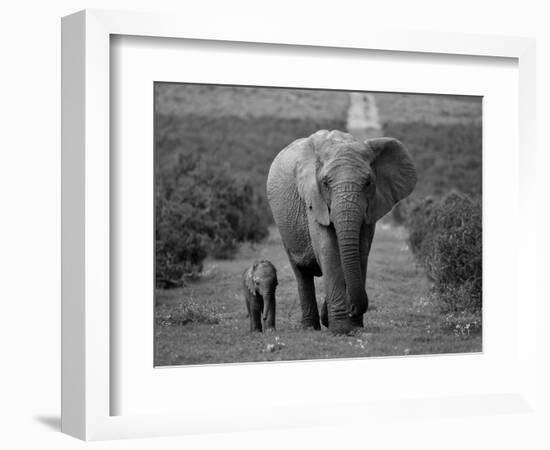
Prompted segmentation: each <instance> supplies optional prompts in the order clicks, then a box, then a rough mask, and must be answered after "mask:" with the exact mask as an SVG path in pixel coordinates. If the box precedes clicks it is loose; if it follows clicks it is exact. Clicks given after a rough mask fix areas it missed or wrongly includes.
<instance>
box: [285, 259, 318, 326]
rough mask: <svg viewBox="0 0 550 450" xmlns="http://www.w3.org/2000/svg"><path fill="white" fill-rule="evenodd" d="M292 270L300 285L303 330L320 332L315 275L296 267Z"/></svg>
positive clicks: (299, 294)
mask: <svg viewBox="0 0 550 450" xmlns="http://www.w3.org/2000/svg"><path fill="white" fill-rule="evenodd" d="M292 269H293V270H294V275H295V276H296V282H297V283H298V296H299V297H300V306H301V309H302V328H306V329H307V328H313V329H314V330H320V329H321V323H320V321H319V310H318V309H317V300H316V298H315V283H314V282H313V274H311V273H308V272H306V271H304V270H302V269H300V268H299V267H297V266H294V265H292Z"/></svg>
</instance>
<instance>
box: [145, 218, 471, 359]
mask: <svg viewBox="0 0 550 450" xmlns="http://www.w3.org/2000/svg"><path fill="white" fill-rule="evenodd" d="M405 237H406V236H405V231H404V230H403V229H402V228H396V227H390V226H385V225H379V227H378V229H377V231H376V235H375V242H374V246H373V249H372V252H371V257H370V260H369V273H368V280H367V291H368V293H369V297H370V300H371V306H370V309H369V311H368V313H367V315H366V327H365V329H364V332H362V333H360V334H358V335H356V336H333V335H332V334H331V333H330V332H329V331H328V330H326V329H323V330H322V331H320V332H314V331H303V330H301V329H300V328H299V321H300V307H299V304H298V299H297V288H296V281H295V279H294V276H293V274H292V271H291V269H290V266H289V264H288V260H287V257H286V255H285V253H284V251H283V247H282V245H281V242H280V238H279V235H278V232H277V230H276V229H275V228H272V229H271V230H270V237H269V238H268V239H267V240H266V241H265V242H263V243H262V244H260V245H257V246H256V247H255V248H252V247H251V246H250V245H248V244H245V245H243V246H242V248H241V250H240V252H239V253H238V255H237V256H236V257H235V259H233V260H230V261H228V260H225V261H223V260H209V261H207V264H206V267H205V271H206V275H205V277H204V278H203V279H202V280H200V281H197V282H193V283H190V284H189V285H188V286H187V287H185V288H182V289H178V290H171V291H157V293H156V302H157V305H158V307H157V315H156V330H155V347H156V355H155V365H157V366H162V365H179V364H211V363H223V362H248V361H277V360H298V359H315V358H342V357H365V356H386V355H414V354H433V353H458V352H477V351H481V331H480V330H479V328H476V327H474V326H469V325H468V326H465V325H464V323H462V322H457V321H456V318H454V317H451V316H448V315H445V314H442V313H440V311H439V309H438V308H437V306H436V305H434V304H432V303H431V302H430V301H429V299H428V298H427V291H428V282H427V280H426V277H425V275H424V273H423V271H422V270H421V269H419V268H417V267H416V265H415V263H414V260H413V257H412V255H411V253H410V251H409V249H408V248H407V245H406V243H405ZM256 258H268V259H270V260H271V261H272V262H273V263H274V264H275V266H276V267H277V269H278V273H279V287H278V290H277V331H276V332H274V333H270V334H259V333H249V332H248V327H249V322H248V319H247V318H246V312H245V311H246V309H245V305H244V298H243V294H242V291H241V282H240V279H241V278H240V276H241V273H242V272H243V271H244V269H245V268H247V267H248V266H249V265H250V264H251V263H252V261H253V260H254V259H256ZM316 284H317V293H318V300H319V301H320V300H321V299H322V298H323V295H324V293H323V287H322V281H321V279H317V280H316ZM199 299H200V300H199ZM182 308H183V310H184V311H186V312H188V311H189V310H191V311H194V308H199V309H200V311H199V312H200V313H201V314H195V317H194V319H193V320H195V321H193V322H189V323H187V324H185V325H178V324H175V322H176V321H177V317H176V314H175V311H177V310H178V309H179V310H182ZM186 317H188V315H186ZM205 322H214V323H205ZM215 322H217V323H215ZM180 323H181V322H180ZM457 325H458V327H457Z"/></svg>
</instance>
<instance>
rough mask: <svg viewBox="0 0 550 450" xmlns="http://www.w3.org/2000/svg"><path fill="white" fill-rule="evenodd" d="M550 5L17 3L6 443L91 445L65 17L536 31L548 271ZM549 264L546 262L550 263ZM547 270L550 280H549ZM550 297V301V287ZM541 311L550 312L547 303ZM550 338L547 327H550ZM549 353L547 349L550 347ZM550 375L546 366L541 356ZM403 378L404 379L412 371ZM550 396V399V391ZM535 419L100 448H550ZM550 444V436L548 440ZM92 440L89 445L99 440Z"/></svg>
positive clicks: (5, 179)
mask: <svg viewBox="0 0 550 450" xmlns="http://www.w3.org/2000/svg"><path fill="white" fill-rule="evenodd" d="M545 3H547V2H544V1H540V2H538V1H534V0H521V1H519V0H516V1H510V2H502V1H497V0H495V1H493V0H487V1H483V2H481V1H480V0H460V1H458V0H456V1H448V2H442V1H436V0H433V1H431V0H415V1H407V0H400V1H397V0H385V1H383V2H380V1H377V2H374V1H367V0H361V1H359V0H357V1H355V2H353V1H347V0H339V1H338V2H334V1H321V0H317V1H314V2H306V1H302V2H301V3H299V2H298V1H297V0H290V1H283V0H278V1H274V0H272V1H269V2H265V1H246V0H242V1H240V0H231V1H225V2H224V1H222V0H220V1H211V0H200V1H192V0H187V1H186V0H179V1H168V0H156V1H154V2H153V1H152V0H149V1H142V0H134V1H130V0H111V1H105V0H103V1H102V0H88V1H87V2H83V1H80V0H72V1H69V0H57V1H55V0H54V1H50V2H39V1H31V0H20V1H18V2H15V1H12V2H9V3H8V2H5V3H4V4H3V5H2V8H1V11H0V33H1V36H2V37H1V39H0V46H1V51H0V58H1V69H0V90H1V95H0V130H1V134H0V136H1V140H0V142H1V147H0V183H1V186H0V193H1V206H2V209H1V211H2V219H1V220H0V266H1V267H0V274H1V275H0V280H1V284H0V286H1V288H0V293H1V294H0V297H1V302H0V305H1V307H0V342H1V343H2V346H1V350H2V351H1V353H0V355H1V361H2V362H1V364H2V371H1V372H0V416H1V418H0V421H1V422H0V423H1V424H2V426H1V427H0V430H1V431H0V447H2V448H8V449H12V448H36V447H38V446H45V447H54V448H60V449H65V448H80V447H82V446H83V445H85V444H84V443H82V442H80V441H77V440H74V439H72V438H69V437H67V436H65V435H62V434H61V433H59V431H58V430H59V395H60V389H59V383H60V381H59V373H60V371H59V364H60V363H59V360H60V352H59V347H60V332H59V329H60V320H59V317H60V269H59V267H60V256H59V254H60V251H59V247H60V170H59V167H60V17H61V16H63V15H66V14H69V13H71V12H74V11H76V10H79V9H83V8H91V7H92V8H106V9H131V10H140V11H158V10H160V11H171V10H178V9H179V10H180V11H181V12H185V13H191V9H192V11H193V14H196V15H197V20H205V21H207V20H208V18H209V17H212V15H214V14H216V15H218V14H220V15H223V16H225V17H227V20H230V21H235V26H237V27H238V23H239V22H238V21H239V20H244V21H246V20H254V17H255V16H256V17H257V16H267V17H269V18H270V20H272V21H275V22H278V23H280V24H281V27H282V28H284V27H290V26H308V27H325V28H326V29H327V30H330V32H331V33H335V32H337V30H338V27H355V28H357V30H358V33H359V32H360V30H361V29H363V28H365V29H366V28H367V27H369V25H370V24H381V23H383V24H387V26H388V27H391V28H394V27H399V28H403V29H408V30H424V31H457V32H468V33H480V34H501V35H519V36H531V37H537V39H538V43H537V44H538V49H537V50H538V98H539V102H538V107H537V108H538V130H539V135H538V142H539V146H538V148H539V155H538V157H539V163H538V165H537V167H538V170H539V180H538V182H539V193H540V198H539V199H538V202H539V204H540V208H539V210H538V211H539V214H540V216H539V229H540V230H541V233H539V237H538V239H539V243H538V247H539V249H540V253H539V257H538V258H539V263H538V271H539V274H540V275H541V279H543V278H544V276H545V275H546V273H545V271H544V269H545V268H544V266H543V265H544V263H546V258H545V254H546V252H547V251H548V250H549V245H548V244H549V242H548V237H547V234H543V233H542V232H543V231H544V230H548V229H550V227H549V219H550V214H549V213H548V209H549V208H548V206H547V205H548V195H550V186H549V185H550V183H549V179H550V177H548V176H547V175H546V172H545V167H550V157H549V149H550V145H549V144H550V142H549V138H548V133H547V126H548V124H550V108H549V104H548V101H549V100H550V95H549V93H550V92H549V91H550V26H549V24H548V19H549V17H550V16H549V14H548V12H547V11H546V10H545V7H544V6H545ZM547 267H548V266H547ZM546 276H547V275H546ZM542 288H543V287H542V286H541V298H542V296H543V295H544V296H545V297H548V294H545V293H543V292H542ZM544 308H545V309H544V311H543V312H542V314H544V315H545V316H548V312H549V308H548V306H544ZM540 333H541V338H542V339H544V341H545V342H548V343H549V344H550V338H549V333H548V332H547V331H546V330H540ZM539 351H540V352H541V354H542V353H546V354H548V351H547V349H546V348H541V349H539ZM541 364H542V365H543V369H544V372H543V374H544V378H545V379H546V381H547V380H549V379H550V375H549V370H548V358H546V357H545V358H544V360H543V358H541ZM403 382H406V378H405V377H404V380H403ZM545 395H546V402H547V404H550V400H549V399H550V396H548V389H547V388H546V391H545ZM542 426H543V424H542V423H536V422H535V421H534V420H531V419H529V417H514V416H508V417H502V416H501V417H496V418H495V417H479V418H463V419H459V420H453V421H450V420H448V419H442V420H440V421H434V422H431V423H419V422H418V421H414V420H412V421H406V422H405V421H404V422H403V424H402V426H399V429H396V426H395V425H393V426H391V427H389V426H388V427H378V428H377V429H372V428H369V426H368V424H365V428H364V429H363V430H350V429H342V428H334V429H322V430H321V429H305V430H304V429H302V430H284V431H281V432H277V433H273V432H271V433H261V432H255V433H247V434H231V435H223V436H222V435H214V436H192V437H181V438H164V439H160V440H155V441H151V440H139V441H132V442H129V441H118V442H101V443H95V444H93V445H94V447H95V448H126V447H129V446H132V448H150V447H151V446H155V447H157V446H161V448H162V446H165V447H166V448H183V447H185V448H193V449H195V448H220V447H222V446H223V448H252V447H253V446H255V445H256V444H261V445H263V446H265V447H266V448H268V449H272V448H273V449H275V448H280V447H282V446H284V447H287V448H288V447H289V446H291V448H292V447H298V446H304V447H307V448H311V447H314V446H315V447H317V448H343V447H345V446H348V445H349V446H354V447H355V446H361V447H365V448H367V447H376V448H417V447H418V448H447V449H454V448H457V449H458V448H468V447H472V448H484V447H486V448H504V449H505V448H517V447H524V448H546V446H547V445H548V442H549V440H550V438H549V437H548V435H547V433H544V432H543V433H540V434H539V433H536V432H535V431H536V430H537V429H543V428H542ZM537 435H539V436H545V438H544V442H543V441H542V440H540V438H539V439H538V440H537V438H536V436H537ZM89 445H90V444H89Z"/></svg>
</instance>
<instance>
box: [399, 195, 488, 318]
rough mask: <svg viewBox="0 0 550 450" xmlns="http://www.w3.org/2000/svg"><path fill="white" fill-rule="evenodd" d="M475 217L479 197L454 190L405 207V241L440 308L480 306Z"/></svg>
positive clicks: (477, 219)
mask: <svg viewBox="0 0 550 450" xmlns="http://www.w3.org/2000/svg"><path fill="white" fill-rule="evenodd" d="M481 218H482V216H481V204H480V202H479V201H475V200H472V198H471V197H469V196H467V195H464V194H460V193H457V192H451V193H449V194H447V195H445V196H444V197H442V198H440V199H434V198H432V197H428V198H425V199H423V200H421V201H418V202H417V204H416V205H415V206H413V207H412V209H411V212H410V215H409V218H408V220H407V223H406V226H407V228H408V229H409V247H410V249H411V251H412V252H413V254H414V255H415V256H416V258H417V259H418V261H419V262H420V263H421V264H422V265H423V266H424V268H425V269H426V273H427V276H428V278H429V279H430V280H431V281H432V282H433V287H432V294H433V295H434V296H435V297H436V299H437V300H438V302H439V303H440V305H441V306H442V308H443V309H444V310H446V311H462V310H480V309H481V305H482V292H481V290H482V234H481Z"/></svg>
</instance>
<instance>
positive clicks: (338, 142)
mask: <svg viewBox="0 0 550 450" xmlns="http://www.w3.org/2000/svg"><path fill="white" fill-rule="evenodd" d="M415 184H416V170H415V168H414V164H413V162H412V160H411V157H410V155H409V152H408V151H407V150H406V148H405V147H404V146H403V144H401V142H399V141H398V140H396V139H392V138H376V139H369V140H367V141H365V142H359V141H357V140H356V139H355V138H354V137H353V136H352V135H350V134H347V133H342V132H340V131H330V132H329V131H327V130H321V131H318V132H316V133H314V134H313V135H311V136H310V137H308V138H304V139H298V140H296V141H294V142H293V143H291V144H290V145H289V146H288V147H286V148H285V149H283V150H282V151H281V152H280V153H279V154H278V155H277V156H276V157H275V159H274V160H273V162H272V164H271V168H270V170H269V175H268V179H267V195H268V199H269V204H270V206H271V210H272V212H273V217H274V219H275V223H276V224H277V226H278V227H279V231H280V233H281V237H282V240H283V245H284V247H285V249H286V252H287V254H288V258H289V260H290V264H291V266H292V269H293V271H294V274H295V276H296V281H297V282H298V294H299V297H300V305H301V309H302V326H303V327H304V328H314V329H320V328H321V326H320V322H321V323H323V325H325V326H327V327H328V328H329V329H330V330H331V331H333V332H334V333H337V334H347V333H349V332H351V331H352V330H353V329H354V328H355V327H362V326H363V314H364V313H365V312H366V311H367V308H368V297H367V293H366V291H365V281H366V272H367V259H368V255H369V251H370V247H371V243H372V239H373V236H374V230H375V224H376V221H377V220H378V219H380V218H381V217H382V216H383V215H385V214H386V213H387V212H388V211H390V210H391V208H392V207H393V205H394V204H395V203H397V202H398V201H399V200H401V199H403V198H404V197H406V196H407V195H409V194H410V193H411V192H412V190H413V188H414V186H415ZM314 276H317V277H319V276H323V280H324V285H325V294H326V298H325V302H324V303H323V308H322V312H321V321H320V320H319V311H318V308H317V301H316V298H315V285H314V282H313V277H314Z"/></svg>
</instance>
